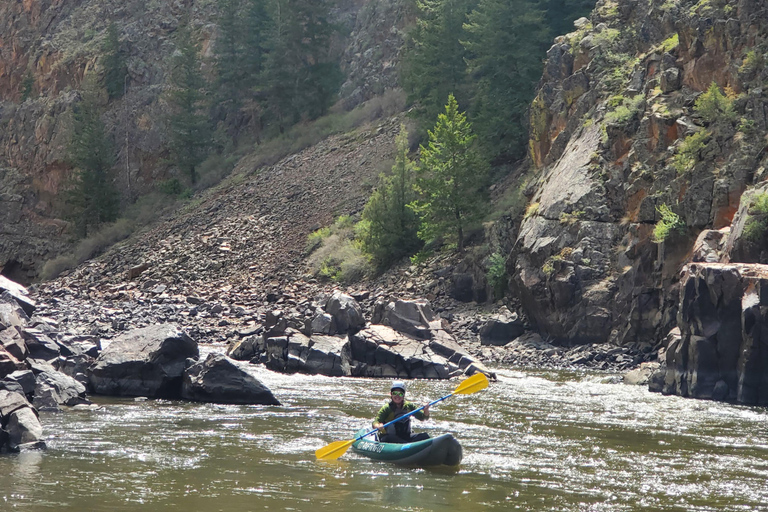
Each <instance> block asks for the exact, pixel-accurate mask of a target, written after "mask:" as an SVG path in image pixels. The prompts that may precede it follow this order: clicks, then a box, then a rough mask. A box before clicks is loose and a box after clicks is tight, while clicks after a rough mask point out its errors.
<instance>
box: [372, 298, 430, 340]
mask: <svg viewBox="0 0 768 512" xmlns="http://www.w3.org/2000/svg"><path fill="white" fill-rule="evenodd" d="M381 324H382V325H386V326H389V327H391V328H392V329H394V330H395V331H397V332H399V333H402V334H406V335H409V336H413V337H414V338H418V339H421V340H426V339H430V338H432V330H433V329H435V330H439V329H442V324H441V322H440V320H439V319H438V318H436V317H435V314H434V312H433V311H432V306H431V305H430V303H429V301H427V300H426V299H415V300H397V301H394V302H390V303H388V304H387V305H386V306H385V307H384V311H383V313H382V314H381Z"/></svg>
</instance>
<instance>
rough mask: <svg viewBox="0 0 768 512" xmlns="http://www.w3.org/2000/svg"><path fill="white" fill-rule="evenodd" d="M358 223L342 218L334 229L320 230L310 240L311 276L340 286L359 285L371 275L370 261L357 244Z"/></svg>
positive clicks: (311, 235) (335, 224) (343, 216)
mask: <svg viewBox="0 0 768 512" xmlns="http://www.w3.org/2000/svg"><path fill="white" fill-rule="evenodd" d="M354 234H355V223H354V221H353V220H352V218H351V217H350V216H348V215H342V216H341V217H339V218H338V219H336V222H334V223H333V225H332V226H330V227H326V228H322V229H319V230H317V231H315V232H314V233H311V234H310V235H309V236H308V237H307V245H308V248H309V249H310V250H311V251H313V252H312V254H311V256H310V257H309V268H310V272H311V273H312V274H313V275H314V276H316V277H320V278H325V279H329V280H331V281H334V282H338V283H345V284H348V283H353V282H356V281H359V280H360V279H361V278H363V277H364V276H365V274H367V273H368V272H369V271H370V264H369V262H368V258H366V256H365V255H364V254H363V251H362V250H361V248H360V244H359V243H357V242H356V241H355V240H354Z"/></svg>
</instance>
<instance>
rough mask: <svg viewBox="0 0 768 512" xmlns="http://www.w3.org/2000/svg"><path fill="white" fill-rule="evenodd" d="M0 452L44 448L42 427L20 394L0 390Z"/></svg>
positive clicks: (34, 412) (35, 413) (33, 410)
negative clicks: (0, 427) (0, 426)
mask: <svg viewBox="0 0 768 512" xmlns="http://www.w3.org/2000/svg"><path fill="white" fill-rule="evenodd" d="M0 425H2V426H3V428H2V429H0V452H3V451H13V452H16V451H19V450H22V449H24V448H44V447H45V442H44V441H43V426H42V425H41V424H40V420H39V419H38V417H37V412H36V411H35V409H34V408H33V407H32V405H31V404H30V403H29V402H28V401H27V399H26V397H25V396H24V395H23V394H21V393H16V392H13V391H8V390H5V389H0Z"/></svg>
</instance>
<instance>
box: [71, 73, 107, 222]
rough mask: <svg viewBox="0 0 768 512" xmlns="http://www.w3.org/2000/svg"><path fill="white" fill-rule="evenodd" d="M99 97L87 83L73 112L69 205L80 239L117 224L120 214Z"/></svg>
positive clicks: (94, 87)
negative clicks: (95, 229) (107, 225)
mask: <svg viewBox="0 0 768 512" xmlns="http://www.w3.org/2000/svg"><path fill="white" fill-rule="evenodd" d="M99 94H100V91H99V90H98V88H97V87H96V85H95V83H94V82H87V83H86V87H85V89H84V90H83V92H82V93H81V101H80V102H79V103H78V104H77V105H75V107H74V109H73V114H74V115H73V120H74V122H73V129H72V135H71V137H70V141H69V146H68V154H69V160H70V163H71V165H72V166H73V167H74V169H75V174H74V179H73V185H72V188H71V189H70V191H69V198H68V202H69V204H70V205H71V206H72V207H73V211H74V219H75V227H76V230H77V233H78V235H79V236H81V237H85V236H87V235H88V233H89V232H90V229H91V228H92V227H96V226H98V225H99V224H101V223H103V222H111V221H114V220H115V219H116V218H117V214H118V211H119V195H118V193H117V190H116V189H115V187H114V184H113V177H112V165H113V164H114V149H113V147H112V143H111V141H110V140H109V137H108V136H107V133H106V129H105V127H104V123H103V122H102V120H101V112H100V108H99ZM102 94H103V92H102Z"/></svg>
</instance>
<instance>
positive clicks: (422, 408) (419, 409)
mask: <svg viewBox="0 0 768 512" xmlns="http://www.w3.org/2000/svg"><path fill="white" fill-rule="evenodd" d="M454 394H455V392H454V393H451V394H450V395H445V396H444V397H442V398H438V399H437V400H433V401H431V402H429V403H428V404H427V405H422V406H421V407H419V408H418V409H414V410H412V411H411V412H409V413H408V414H403V415H402V416H400V417H399V418H395V419H393V420H392V421H390V422H387V423H385V424H383V425H382V426H380V427H379V428H375V429H373V430H371V431H370V432H366V433H365V434H363V435H361V436H358V437H356V438H355V439H354V441H357V440H359V439H362V438H364V437H367V436H369V435H371V434H373V433H374V432H376V431H377V430H380V429H382V428H387V427H388V426H390V425H392V424H393V423H397V422H398V421H402V420H404V419H405V418H408V417H410V416H413V415H414V414H416V413H417V412H419V411H422V410H424V409H426V408H427V407H432V406H433V405H435V404H436V403H438V402H442V401H443V400H445V399H447V398H450V397H452V396H453V395H454ZM354 441H353V442H354Z"/></svg>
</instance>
